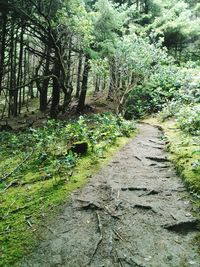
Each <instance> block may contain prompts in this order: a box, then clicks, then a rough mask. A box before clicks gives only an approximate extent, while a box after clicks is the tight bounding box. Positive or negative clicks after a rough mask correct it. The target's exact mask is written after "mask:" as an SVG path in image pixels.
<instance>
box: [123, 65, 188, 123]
mask: <svg viewBox="0 0 200 267" xmlns="http://www.w3.org/2000/svg"><path fill="white" fill-rule="evenodd" d="M183 83H184V74H183V73H182V72H181V71H180V69H179V68H178V67H176V66H159V68H158V69H157V70H156V71H155V72H154V73H153V74H152V75H151V76H150V77H149V79H148V80H147V81H146V82H145V83H144V84H143V85H139V86H136V87H135V88H133V90H132V91H131V92H130V94H129V97H128V99H127V101H126V105H125V117H126V118H131V117H136V118H137V117H143V116H145V115H147V114H151V113H155V112H158V111H160V110H162V108H163V106H164V105H165V104H166V103H167V102H169V101H171V100H173V99H174V98H175V96H176V95H177V93H178V91H179V89H180V88H181V86H182V85H183Z"/></svg>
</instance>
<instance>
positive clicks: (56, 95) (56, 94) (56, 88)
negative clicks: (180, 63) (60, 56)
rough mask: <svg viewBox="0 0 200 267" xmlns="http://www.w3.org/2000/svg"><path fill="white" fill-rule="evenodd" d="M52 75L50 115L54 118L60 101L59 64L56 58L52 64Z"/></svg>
mask: <svg viewBox="0 0 200 267" xmlns="http://www.w3.org/2000/svg"><path fill="white" fill-rule="evenodd" d="M54 76H55V77H53V91H52V103H51V110H50V117H51V118H52V119H55V118H56V117H57V115H58V105H59V102H60V82H59V77H60V65H59V64H58V62H57V60H56V62H55V65H54Z"/></svg>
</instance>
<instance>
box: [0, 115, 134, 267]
mask: <svg viewBox="0 0 200 267" xmlns="http://www.w3.org/2000/svg"><path fill="white" fill-rule="evenodd" d="M134 132H135V125H134V123H133V122H129V123H128V122H126V121H124V120H123V119H122V118H120V117H114V116H113V115H111V114H102V115H93V116H90V117H80V118H79V119H78V120H76V121H71V122H68V123H67V124H66V123H61V122H56V121H49V122H48V123H47V125H46V126H45V127H44V128H40V129H30V130H28V131H27V132H24V133H18V134H15V133H0V141H1V151H0V162H1V163H0V195H1V196H0V197H1V198H0V244H1V247H0V266H3V267H7V266H14V264H15V263H16V262H19V260H20V259H21V258H22V257H23V256H24V255H26V254H27V253H29V252H30V251H31V250H32V249H33V247H34V246H35V245H36V244H37V242H38V240H39V238H40V232H41V230H42V227H43V226H44V225H45V224H46V223H45V221H47V218H49V216H50V217H52V218H53V217H54V215H55V214H56V212H57V211H58V209H59V207H60V205H62V204H63V203H64V202H65V201H66V200H67V198H68V197H69V195H70V193H71V192H72V191H73V190H75V189H77V188H79V187H81V186H83V185H84V184H85V183H86V181H87V179H88V178H89V177H90V176H91V175H92V174H94V173H95V172H96V171H97V170H98V169H99V168H100V167H101V166H102V165H103V164H105V163H107V162H108V161H109V159H110V158H111V157H112V156H113V154H114V153H115V152H116V151H117V150H118V149H119V147H121V146H123V145H124V144H126V143H127V142H128V140H129V137H130V136H133V135H134ZM82 142H84V143H87V144H88V151H87V153H86V154H83V155H78V154H76V153H73V152H72V148H73V144H77V143H80V144H81V143H82ZM49 214H51V215H49Z"/></svg>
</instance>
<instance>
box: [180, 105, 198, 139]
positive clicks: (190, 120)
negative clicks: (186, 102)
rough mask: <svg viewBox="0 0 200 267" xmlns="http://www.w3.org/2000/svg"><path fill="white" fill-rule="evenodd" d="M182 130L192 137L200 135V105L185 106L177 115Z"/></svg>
mask: <svg viewBox="0 0 200 267" xmlns="http://www.w3.org/2000/svg"><path fill="white" fill-rule="evenodd" d="M176 120H177V123H178V126H179V127H180V129H181V130H183V131H184V132H186V133H189V134H192V135H200V104H196V105H194V106H192V105H190V106H185V107H183V108H182V109H181V110H180V111H179V113H178V114H177V115H176Z"/></svg>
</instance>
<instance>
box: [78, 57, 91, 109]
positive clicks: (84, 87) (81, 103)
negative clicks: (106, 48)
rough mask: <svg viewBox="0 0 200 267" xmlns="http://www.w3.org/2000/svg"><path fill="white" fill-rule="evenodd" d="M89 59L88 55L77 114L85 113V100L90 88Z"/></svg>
mask: <svg viewBox="0 0 200 267" xmlns="http://www.w3.org/2000/svg"><path fill="white" fill-rule="evenodd" d="M89 59H90V58H89V55H86V57H85V66H84V71H83V81H82V88H81V93H80V97H79V102H78V106H77V112H81V111H83V110H84V107H85V98H86V94H87V88H88V75H89V70H90V64H89Z"/></svg>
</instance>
